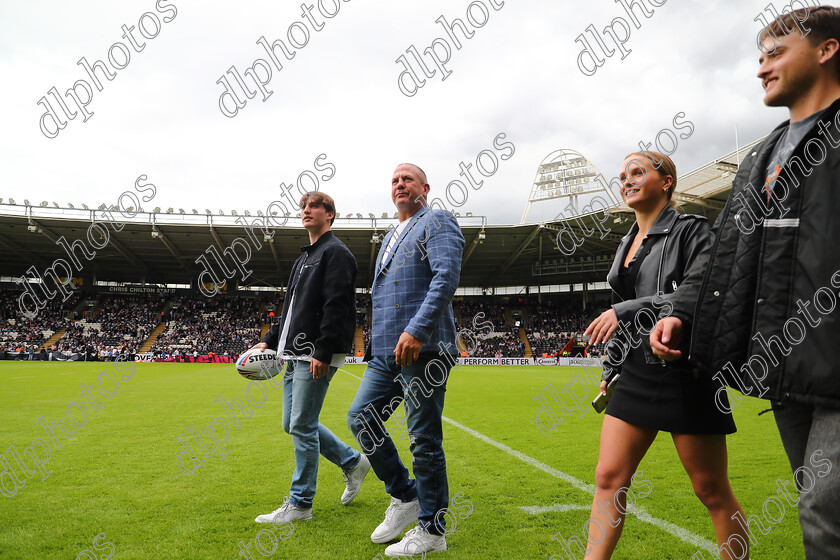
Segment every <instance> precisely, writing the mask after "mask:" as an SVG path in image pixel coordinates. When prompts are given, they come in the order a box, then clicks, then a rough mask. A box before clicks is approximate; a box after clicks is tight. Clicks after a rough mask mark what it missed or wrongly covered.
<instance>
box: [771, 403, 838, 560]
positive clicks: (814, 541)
mask: <svg viewBox="0 0 840 560" xmlns="http://www.w3.org/2000/svg"><path fill="white" fill-rule="evenodd" d="M773 415H774V416H775V417H776V425H777V426H778V428H779V435H780V436H781V437H782V444H783V445H784V447H785V452H786V453H787V456H788V461H789V462H790V468H791V469H792V470H793V472H794V473H795V474H794V478H795V479H796V484H799V485H801V486H802V489H801V491H800V492H799V524H800V526H801V527H802V541H803V544H804V545H805V557H806V558H807V559H808V560H812V559H814V560H817V559H821V558H840V533H838V531H837V527H838V526H840V505H838V501H837V496H840V475H838V474H837V473H838V471H837V470H836V469H838V468H840V439H838V437H837V434H838V433H840V410H838V409H836V408H835V409H832V408H827V407H822V406H818V405H813V404H801V403H796V402H785V403H784V404H782V405H780V404H778V403H773ZM829 469H830V470H829ZM808 471H810V472H808Z"/></svg>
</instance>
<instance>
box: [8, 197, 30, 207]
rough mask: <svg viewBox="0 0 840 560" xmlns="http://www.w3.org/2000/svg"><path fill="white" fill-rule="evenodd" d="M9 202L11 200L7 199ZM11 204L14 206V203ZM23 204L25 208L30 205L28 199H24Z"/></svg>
mask: <svg viewBox="0 0 840 560" xmlns="http://www.w3.org/2000/svg"><path fill="white" fill-rule="evenodd" d="M9 200H12V199H9ZM12 204H14V202H12ZM23 204H24V205H26V206H29V205H30V204H29V199H28V198H24V199H23Z"/></svg>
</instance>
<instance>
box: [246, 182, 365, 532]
mask: <svg viewBox="0 0 840 560" xmlns="http://www.w3.org/2000/svg"><path fill="white" fill-rule="evenodd" d="M300 217H301V221H302V222H303V227H305V228H306V230H307V231H308V232H309V245H307V246H306V247H302V248H301V251H302V254H301V256H300V257H299V258H298V259H297V261H295V264H294V266H293V267H292V273H291V275H290V276H289V283H288V285H287V287H286V297H285V300H284V302H283V311H282V313H281V314H280V320H279V321H278V322H277V323H275V324H274V325H273V326H272V327H271V329H270V330H269V331H268V333H266V335H265V338H263V340H262V342H260V343H259V344H258V345H257V347H261V348H262V349H265V348H268V347H270V348H276V349H277V353H278V355H280V356H283V357H284V358H285V359H286V360H287V362H286V369H285V376H284V378H283V429H284V430H285V431H286V432H287V433H289V434H291V435H292V442H293V443H294V446H295V472H294V474H293V475H292V486H291V489H290V490H289V498H288V500H287V501H286V503H284V504H283V505H282V506H280V508H278V509H276V510H274V511H273V512H271V513H267V514H264V515H260V516H258V517H257V518H256V520H255V521H256V522H257V523H271V522H275V523H283V522H287V521H295V520H297V519H312V500H313V498H314V497H315V482H316V480H317V478H318V455H319V454H320V455H323V456H324V457H325V458H326V459H327V460H328V461H330V462H331V463H334V464H335V465H337V466H338V467H340V468H341V470H342V471H343V472H344V478H345V480H346V482H347V487H346V489H345V491H344V494H343V495H342V496H341V503H342V504H344V505H347V504H349V503H350V501H351V500H352V499H353V498H355V497H356V494H358V493H359V489H360V488H361V485H362V481H363V480H364V478H365V475H366V474H367V472H368V470H369V469H370V463H369V462H368V460H367V458H366V457H365V456H364V455H362V454H360V453H359V452H358V451H356V450H355V449H353V448H352V447H350V446H349V445H347V444H346V443H344V442H342V441H341V440H340V439H338V437H336V436H335V434H333V433H332V432H331V431H330V430H329V429H327V428H326V427H325V426H324V425H322V424H321V423H320V422H319V420H318V416H319V415H320V413H321V407H322V406H323V404H324V397H325V396H326V394H327V389H328V388H329V384H330V380H331V379H332V377H333V375H335V372H336V369H338V368H339V367H342V366H343V365H344V358H345V356H346V354H347V352H348V351H349V350H350V348H351V346H352V343H353V334H354V332H355V329H356V320H355V319H356V272H357V268H356V259H355V258H354V257H353V254H352V253H351V252H350V250H349V249H348V248H347V246H346V245H344V243H342V242H341V241H340V240H339V239H338V238H336V237H335V236H334V235H333V233H332V231H330V226H331V225H332V223H333V221H334V220H335V202H333V199H332V198H331V197H330V196H328V195H326V194H324V193H321V192H311V193H307V194H306V195H304V196H303V197H302V198H301V200H300Z"/></svg>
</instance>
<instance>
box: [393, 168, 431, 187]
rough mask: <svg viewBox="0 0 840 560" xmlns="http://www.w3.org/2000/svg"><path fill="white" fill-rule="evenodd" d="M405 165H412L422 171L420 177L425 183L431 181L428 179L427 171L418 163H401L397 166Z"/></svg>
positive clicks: (419, 171)
mask: <svg viewBox="0 0 840 560" xmlns="http://www.w3.org/2000/svg"><path fill="white" fill-rule="evenodd" d="M403 165H410V166H411V167H413V168H414V169H416V170H417V172H418V173H420V177H419V179H420V181H421V182H422V183H423V184H424V185H425V184H426V183H428V182H429V181H428V179H426V172H425V171H423V170H422V169H420V166H419V165H416V164H414V163H401V164H399V165H397V168H399V167H402V166H403Z"/></svg>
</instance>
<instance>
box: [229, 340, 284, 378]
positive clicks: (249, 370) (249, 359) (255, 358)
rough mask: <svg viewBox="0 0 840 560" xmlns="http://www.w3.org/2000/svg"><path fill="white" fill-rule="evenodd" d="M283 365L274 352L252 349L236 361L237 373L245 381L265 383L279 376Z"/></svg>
mask: <svg viewBox="0 0 840 560" xmlns="http://www.w3.org/2000/svg"><path fill="white" fill-rule="evenodd" d="M281 365H282V364H281V363H280V362H278V360H277V352H275V351H274V350H270V349H268V348H266V349H265V350H260V349H259V348H251V349H250V350H246V351H245V353H244V354H242V355H241V356H239V359H238V360H236V372H237V373H238V374H239V375H241V376H242V377H244V378H245V379H252V380H254V381H263V380H266V379H271V378H272V377H274V376H275V375H277V374H279V373H280V370H281V369H282V368H281Z"/></svg>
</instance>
